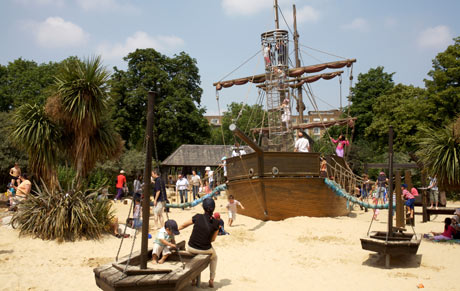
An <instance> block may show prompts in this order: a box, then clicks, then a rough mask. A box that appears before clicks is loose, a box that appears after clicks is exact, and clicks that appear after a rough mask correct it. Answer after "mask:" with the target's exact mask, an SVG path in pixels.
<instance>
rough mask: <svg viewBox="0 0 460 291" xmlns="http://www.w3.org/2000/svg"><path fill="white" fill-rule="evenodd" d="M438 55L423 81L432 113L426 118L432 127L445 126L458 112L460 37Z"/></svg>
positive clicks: (459, 106) (459, 103)
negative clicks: (427, 78)
mask: <svg viewBox="0 0 460 291" xmlns="http://www.w3.org/2000/svg"><path fill="white" fill-rule="evenodd" d="M454 41H455V43H454V44H453V45H450V46H449V47H447V49H446V50H445V51H444V52H441V53H439V54H438V55H437V56H436V58H435V59H434V60H433V69H432V70H430V71H429V72H428V76H430V77H431V78H432V80H426V79H425V86H426V88H427V90H428V94H429V100H430V103H431V104H432V106H431V108H432V111H431V112H430V114H429V115H428V116H427V117H428V118H429V119H430V120H431V121H432V125H433V126H435V125H436V126H439V125H447V124H449V123H450V122H452V120H453V119H455V118H456V117H457V115H458V114H459V112H460V37H457V38H455V39H454Z"/></svg>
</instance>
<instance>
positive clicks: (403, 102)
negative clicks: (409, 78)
mask: <svg viewBox="0 0 460 291" xmlns="http://www.w3.org/2000/svg"><path fill="white" fill-rule="evenodd" d="M372 108H373V110H372V111H373V113H374V116H373V119H372V123H371V124H370V125H369V126H368V127H367V128H366V130H365V134H366V136H367V139H369V140H372V141H376V142H377V146H378V148H379V149H380V150H382V149H383V148H385V147H386V145H387V143H388V127H389V126H390V125H392V126H393V128H394V133H395V135H394V142H395V143H394V147H395V151H401V152H413V151H415V150H416V149H417V144H418V136H417V134H418V132H419V130H420V128H421V127H423V126H426V125H427V119H426V116H427V115H428V114H429V112H430V106H429V104H428V102H427V96H426V91H425V90H424V89H422V88H417V87H414V86H406V85H403V84H398V85H396V86H395V87H394V88H392V89H390V90H388V91H387V92H386V93H384V94H383V95H381V96H379V97H378V98H377V100H376V101H375V103H374V105H373V107H372Z"/></svg>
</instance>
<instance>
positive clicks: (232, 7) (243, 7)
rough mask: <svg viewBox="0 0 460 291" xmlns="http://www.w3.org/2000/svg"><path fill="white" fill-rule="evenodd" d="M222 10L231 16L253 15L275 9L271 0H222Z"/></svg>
mask: <svg viewBox="0 0 460 291" xmlns="http://www.w3.org/2000/svg"><path fill="white" fill-rule="evenodd" d="M221 5H222V8H223V9H224V11H225V13H227V14H229V15H252V14H256V13H258V12H260V11H261V10H264V9H266V8H270V7H273V1H270V0H222V2H221Z"/></svg>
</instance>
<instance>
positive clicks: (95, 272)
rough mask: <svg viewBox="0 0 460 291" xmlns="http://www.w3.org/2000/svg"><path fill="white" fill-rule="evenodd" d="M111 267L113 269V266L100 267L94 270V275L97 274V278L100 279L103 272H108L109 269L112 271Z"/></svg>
mask: <svg viewBox="0 0 460 291" xmlns="http://www.w3.org/2000/svg"><path fill="white" fill-rule="evenodd" d="M111 267H112V266H111V265H104V266H100V267H97V268H94V269H93V272H94V274H95V275H96V276H98V277H99V275H100V273H101V272H102V271H105V270H108V269H110V268H111Z"/></svg>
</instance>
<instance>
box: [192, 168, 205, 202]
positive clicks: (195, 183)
mask: <svg viewBox="0 0 460 291" xmlns="http://www.w3.org/2000/svg"><path fill="white" fill-rule="evenodd" d="M191 182H192V192H193V200H195V199H196V197H198V198H200V194H199V192H200V187H203V183H202V182H201V177H200V176H199V175H197V173H196V171H192V181H191Z"/></svg>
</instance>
